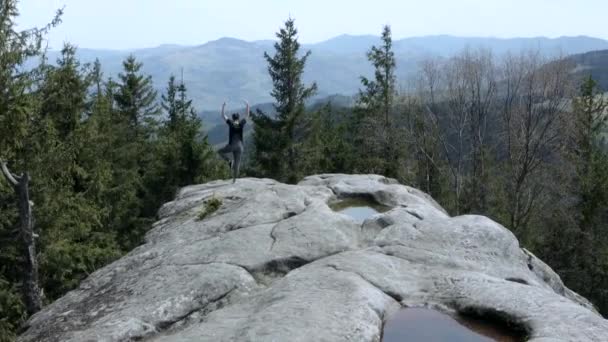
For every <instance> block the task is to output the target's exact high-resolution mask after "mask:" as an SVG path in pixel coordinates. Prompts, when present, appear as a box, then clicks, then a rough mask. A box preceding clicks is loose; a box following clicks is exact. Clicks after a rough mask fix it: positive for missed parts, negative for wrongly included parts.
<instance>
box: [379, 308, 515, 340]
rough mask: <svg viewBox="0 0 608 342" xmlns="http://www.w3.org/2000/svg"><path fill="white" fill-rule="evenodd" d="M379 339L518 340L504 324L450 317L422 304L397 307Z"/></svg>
mask: <svg viewBox="0 0 608 342" xmlns="http://www.w3.org/2000/svg"><path fill="white" fill-rule="evenodd" d="M382 336H383V337H382V341H383V342H410V341H425V342H492V341H499V342H520V341H524V340H525V338H524V337H523V336H521V334H519V333H517V332H513V331H510V330H509V329H508V328H507V327H503V326H498V325H496V324H493V323H489V322H484V321H482V320H478V319H472V318H467V317H460V316H459V317H456V318H452V317H451V316H449V315H446V314H443V313H441V312H439V311H435V310H430V309H424V308H408V309H403V310H400V311H399V312H397V313H395V314H394V315H393V316H391V317H390V318H389V320H388V321H387V322H386V323H385V325H384V331H383V335H382Z"/></svg>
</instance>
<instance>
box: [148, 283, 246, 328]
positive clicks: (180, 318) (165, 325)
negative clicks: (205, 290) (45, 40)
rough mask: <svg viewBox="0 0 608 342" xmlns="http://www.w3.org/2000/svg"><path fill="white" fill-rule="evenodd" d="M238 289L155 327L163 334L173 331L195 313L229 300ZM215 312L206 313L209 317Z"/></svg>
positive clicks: (234, 288)
mask: <svg viewBox="0 0 608 342" xmlns="http://www.w3.org/2000/svg"><path fill="white" fill-rule="evenodd" d="M237 288H238V287H237V286H234V287H232V288H231V289H230V290H228V291H227V292H226V293H224V294H221V295H219V296H218V297H216V298H212V299H210V300H209V301H208V302H207V303H206V304H204V305H201V306H195V307H194V308H192V309H191V310H189V311H188V312H186V313H185V314H183V315H180V316H177V317H175V318H174V319H171V320H167V321H161V322H158V323H157V324H156V325H155V326H156V328H157V332H162V331H166V330H169V329H171V328H172V327H173V326H174V325H176V324H178V323H180V322H182V321H186V320H187V319H188V318H189V317H190V316H192V315H194V314H195V313H197V312H200V311H203V310H205V309H206V308H207V307H209V306H211V305H213V304H216V303H218V302H222V301H223V300H224V299H227V298H228V296H229V295H230V294H231V293H232V292H234V291H235V290H236V289H237ZM199 300H200V298H195V300H194V301H195V302H199ZM223 306H224V305H221V306H220V307H218V308H215V310H218V309H220V308H221V307H223ZM215 310H211V311H209V312H206V313H205V315H207V314H209V313H210V312H212V311H215Z"/></svg>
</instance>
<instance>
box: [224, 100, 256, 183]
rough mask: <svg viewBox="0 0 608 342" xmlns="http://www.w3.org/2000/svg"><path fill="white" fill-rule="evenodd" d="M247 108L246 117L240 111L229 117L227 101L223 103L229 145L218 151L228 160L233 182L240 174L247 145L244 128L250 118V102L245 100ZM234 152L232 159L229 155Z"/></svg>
mask: <svg viewBox="0 0 608 342" xmlns="http://www.w3.org/2000/svg"><path fill="white" fill-rule="evenodd" d="M243 101H244V102H245V105H246V106H247V109H246V110H245V117H244V118H243V119H241V118H240V116H239V113H234V114H232V118H228V117H227V116H226V114H225V113H224V110H225V109H226V102H224V104H223V105H222V117H223V118H224V121H226V123H227V124H228V145H226V146H224V147H222V148H221V149H219V150H218V153H219V154H220V156H221V157H222V159H224V160H225V161H227V162H228V164H229V165H230V169H231V170H232V183H235V182H236V178H237V177H238V175H239V168H240V166H241V156H242V155H243V151H244V149H245V147H244V146H243V128H244V126H245V124H246V123H247V119H248V118H249V102H247V101H245V100H243ZM230 153H232V160H231V159H230V158H229V157H228V155H229V154H230Z"/></svg>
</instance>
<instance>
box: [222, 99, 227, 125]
mask: <svg viewBox="0 0 608 342" xmlns="http://www.w3.org/2000/svg"><path fill="white" fill-rule="evenodd" d="M224 109H226V102H224V104H222V117H223V118H224V121H228V117H227V116H226V114H224Z"/></svg>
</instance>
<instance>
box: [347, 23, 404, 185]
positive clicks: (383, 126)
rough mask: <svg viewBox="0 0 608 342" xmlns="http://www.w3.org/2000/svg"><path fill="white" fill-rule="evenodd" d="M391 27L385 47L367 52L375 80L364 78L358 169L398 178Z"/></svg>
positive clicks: (384, 36) (384, 37)
mask: <svg viewBox="0 0 608 342" xmlns="http://www.w3.org/2000/svg"><path fill="white" fill-rule="evenodd" d="M392 47H393V43H392V37H391V28H390V26H388V25H387V26H385V27H384V29H383V30H382V45H381V46H373V47H372V48H371V50H370V51H369V52H368V53H367V58H368V60H369V61H370V62H371V63H372V65H373V66H374V69H375V71H374V79H373V80H370V79H368V78H366V77H361V84H362V85H363V89H362V90H360V91H359V98H358V104H357V107H358V108H357V112H358V115H357V120H358V123H357V126H358V129H357V133H356V134H357V136H356V139H357V140H358V141H357V145H359V146H361V150H360V151H361V154H362V156H361V159H360V165H359V169H360V171H363V172H375V173H382V174H384V175H387V176H391V177H395V176H396V173H397V165H398V163H399V162H398V159H397V158H396V157H397V154H398V148H397V146H396V143H397V140H396V139H395V132H394V129H395V128H396V127H397V126H396V124H395V118H394V115H393V107H394V102H395V95H396V77H395V68H396V62H395V54H394V52H393V50H392Z"/></svg>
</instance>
